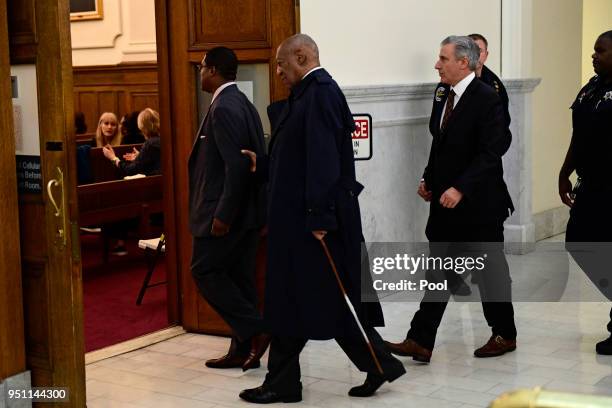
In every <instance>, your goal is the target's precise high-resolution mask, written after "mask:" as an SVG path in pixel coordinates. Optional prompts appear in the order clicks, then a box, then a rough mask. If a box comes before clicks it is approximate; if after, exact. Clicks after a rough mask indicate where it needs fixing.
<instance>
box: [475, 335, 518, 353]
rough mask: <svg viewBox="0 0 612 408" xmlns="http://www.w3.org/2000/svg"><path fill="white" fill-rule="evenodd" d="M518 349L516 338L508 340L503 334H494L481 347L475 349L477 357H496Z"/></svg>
mask: <svg viewBox="0 0 612 408" xmlns="http://www.w3.org/2000/svg"><path fill="white" fill-rule="evenodd" d="M514 350H516V340H506V339H504V338H503V337H502V336H499V335H493V336H491V338H490V339H489V341H488V342H487V344H485V345H484V346H482V347H481V348H479V349H477V350H476V351H474V356H475V357H480V358H484V357H496V356H501V355H502V354H506V353H508V352H510V351H514Z"/></svg>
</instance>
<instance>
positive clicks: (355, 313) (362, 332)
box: [320, 238, 385, 376]
mask: <svg viewBox="0 0 612 408" xmlns="http://www.w3.org/2000/svg"><path fill="white" fill-rule="evenodd" d="M320 241H321V245H322V246H323V251H325V255H327V260H328V261H329V264H330V265H331V268H332V270H333V271H334V275H335V276H336V282H338V286H339V287H340V291H341V292H342V295H344V301H345V302H346V304H347V306H348V308H349V310H350V311H351V313H352V314H353V317H354V318H355V322H356V323H357V326H358V327H359V330H360V331H361V334H362V335H363V339H364V340H365V342H366V344H367V345H368V350H370V354H371V355H372V358H373V359H374V363H375V364H376V368H377V369H378V372H379V373H380V375H383V376H384V375H385V373H384V371H383V369H382V367H381V365H380V362H379V361H378V357H376V353H374V348H372V342H370V339H369V338H368V335H367V334H366V332H365V330H364V329H363V326H362V325H361V322H360V321H359V318H358V317H357V312H355V308H354V307H353V304H352V303H351V301H350V299H349V297H348V295H347V294H346V290H345V289H344V285H343V284H342V281H341V280H340V275H339V274H338V270H337V269H336V264H335V262H334V260H333V258H332V256H331V254H330V252H329V249H328V248H327V244H325V240H324V239H323V238H321V239H320Z"/></svg>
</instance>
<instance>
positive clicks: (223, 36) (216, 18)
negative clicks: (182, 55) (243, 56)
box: [188, 0, 271, 50]
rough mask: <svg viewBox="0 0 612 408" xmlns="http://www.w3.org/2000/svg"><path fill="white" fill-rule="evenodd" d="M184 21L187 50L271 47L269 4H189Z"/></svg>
mask: <svg viewBox="0 0 612 408" xmlns="http://www.w3.org/2000/svg"><path fill="white" fill-rule="evenodd" d="M188 21H189V23H190V24H189V25H190V27H189V31H190V32H189V34H190V48H191V50H194V49H195V50H204V49H210V48H212V47H215V46H217V45H225V46H227V47H230V48H232V49H253V48H267V49H269V48H270V46H271V43H270V0H250V1H244V0H190V9H189V18H188Z"/></svg>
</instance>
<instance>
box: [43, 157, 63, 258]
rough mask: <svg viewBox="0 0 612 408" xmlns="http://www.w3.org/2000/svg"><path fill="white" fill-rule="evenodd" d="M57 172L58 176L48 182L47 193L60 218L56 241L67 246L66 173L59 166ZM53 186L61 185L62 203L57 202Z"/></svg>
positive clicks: (59, 244) (60, 245)
mask: <svg viewBox="0 0 612 408" xmlns="http://www.w3.org/2000/svg"><path fill="white" fill-rule="evenodd" d="M55 171H56V172H57V178H54V179H51V180H49V182H48V183H47V195H48V196H49V201H51V204H52V205H53V208H55V214H53V215H54V216H55V217H57V218H60V225H59V226H58V228H57V235H56V243H57V245H58V246H59V247H64V246H66V214H65V211H64V173H63V172H62V169H60V168H59V167H57V168H56V169H55ZM53 187H59V190H60V203H59V205H58V204H57V201H56V200H55V198H54V197H53Z"/></svg>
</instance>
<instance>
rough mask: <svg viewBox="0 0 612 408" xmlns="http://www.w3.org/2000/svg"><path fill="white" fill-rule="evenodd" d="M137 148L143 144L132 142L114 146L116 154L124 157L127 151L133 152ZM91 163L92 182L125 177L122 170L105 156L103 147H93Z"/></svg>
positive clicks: (90, 156) (90, 152)
mask: <svg viewBox="0 0 612 408" xmlns="http://www.w3.org/2000/svg"><path fill="white" fill-rule="evenodd" d="M134 148H136V149H138V150H140V149H141V148H142V144H131V145H121V146H114V147H113V150H114V151H115V155H116V156H117V157H119V158H123V155H124V154H125V153H131V152H132V150H133V149H134ZM89 163H90V165H91V174H92V177H93V180H92V183H100V182H104V181H111V180H120V179H122V178H123V174H122V173H121V170H119V169H118V168H117V166H115V165H114V164H113V163H112V162H111V161H110V160H108V159H107V158H106V157H104V153H103V152H102V148H101V147H93V148H92V149H91V150H90V151H89Z"/></svg>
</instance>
